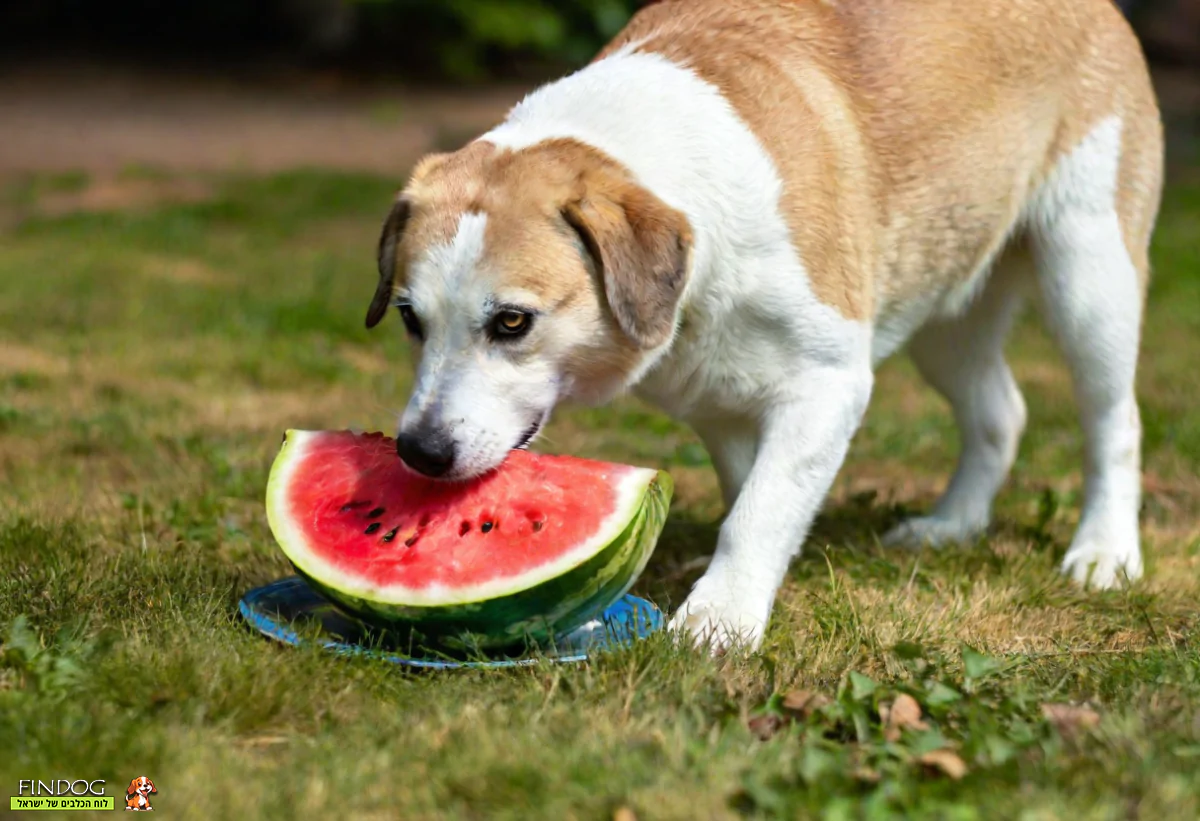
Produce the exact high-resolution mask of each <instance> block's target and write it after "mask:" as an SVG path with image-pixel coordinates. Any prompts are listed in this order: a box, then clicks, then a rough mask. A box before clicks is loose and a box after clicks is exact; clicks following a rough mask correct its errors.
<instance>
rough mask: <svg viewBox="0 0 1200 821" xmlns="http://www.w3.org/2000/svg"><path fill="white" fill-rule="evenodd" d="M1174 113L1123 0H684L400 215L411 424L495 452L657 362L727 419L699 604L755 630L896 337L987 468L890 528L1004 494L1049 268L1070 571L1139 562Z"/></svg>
mask: <svg viewBox="0 0 1200 821" xmlns="http://www.w3.org/2000/svg"><path fill="white" fill-rule="evenodd" d="M1162 154H1163V146H1162V135H1161V125H1160V119H1159V113H1158V109H1157V105H1156V102H1155V97H1154V93H1153V90H1152V87H1151V84H1150V80H1149V77H1148V71H1147V67H1146V64H1145V60H1144V58H1143V56H1142V52H1141V49H1140V47H1139V44H1138V42H1137V40H1136V39H1135V36H1134V34H1133V33H1132V32H1131V30H1130V28H1129V27H1128V25H1127V24H1126V22H1125V20H1124V18H1123V17H1122V16H1121V14H1120V12H1119V11H1118V10H1117V8H1116V7H1115V6H1114V5H1113V3H1112V2H1111V0H1055V2H1046V0H665V2H659V3H655V4H653V5H650V6H648V7H646V8H644V9H643V10H642V11H641V12H640V13H638V14H637V15H636V16H635V17H634V18H633V20H632V21H631V22H630V23H629V25H628V26H627V28H626V29H625V30H624V31H623V32H622V33H621V34H620V35H619V36H618V37H617V38H616V40H615V41H614V42H613V43H612V44H611V45H610V46H608V47H607V48H606V49H605V50H604V51H603V52H602V53H601V54H600V55H599V56H598V57H597V58H596V59H595V61H593V62H592V63H591V64H589V65H588V66H586V67H585V68H583V69H582V70H580V71H578V72H576V73H574V74H571V75H570V76H567V77H565V78H563V79H561V80H558V81H556V82H553V83H550V84H548V85H545V86H543V87H542V88H540V89H538V90H537V91H535V92H533V93H532V94H530V95H529V96H528V97H527V98H526V99H524V100H523V101H522V102H521V103H520V104H519V105H517V106H516V107H515V108H514V109H513V110H512V111H511V112H510V114H509V116H508V117H507V119H506V120H505V121H504V122H503V123H502V124H501V125H499V126H497V127H496V128H495V129H493V130H492V131H490V132H488V133H487V134H484V135H483V136H481V137H479V138H478V139H477V140H475V141H473V142H471V143H470V144H469V145H467V146H466V147H464V148H463V149H461V150H459V151H457V152H454V153H448V154H440V155H435V156H431V157H427V158H426V159H424V160H423V161H422V162H421V163H420V164H419V165H418V166H417V168H416V169H415V171H414V173H413V175H412V179H411V181H410V182H409V184H408V185H407V187H406V188H405V189H404V190H403V191H402V192H401V194H400V195H399V197H398V199H397V201H396V203H395V206H394V208H393V209H392V211H391V214H390V215H389V217H388V219H387V221H386V224H385V226H384V231H383V236H382V238H381V240H380V246H379V266H380V277H381V278H380V282H379V286H378V290H377V292H376V294H375V298H374V301H373V302H372V303H371V307H370V309H369V312H368V316H367V325H368V327H373V326H374V325H376V324H377V323H378V322H379V321H380V320H381V319H382V318H383V316H384V315H385V313H386V311H387V308H388V307H389V306H396V307H397V308H398V309H399V313H400V316H401V317H402V319H403V321H404V324H405V325H406V326H407V329H408V332H409V334H410V335H411V336H412V339H413V341H414V347H415V351H416V353H417V358H418V364H417V377H416V384H415V387H414V390H413V394H412V397H411V400H410V402H409V404H408V407H407V409H406V410H405V412H404V414H403V416H402V418H401V420H400V426H399V439H398V449H399V451H400V454H401V456H402V457H403V458H404V459H405V461H406V462H407V463H408V464H409V465H410V466H411V467H412V468H414V469H416V470H418V471H421V472H423V473H425V474H427V475H430V476H437V477H441V478H444V479H451V480H453V479H464V478H467V477H471V476H474V475H477V474H480V473H482V472H485V471H487V470H489V469H492V468H494V467H496V466H497V465H498V464H500V463H501V462H502V461H503V460H504V458H505V456H506V454H508V453H509V451H510V450H511V449H512V448H518V447H524V446H526V445H527V444H528V442H529V441H530V440H531V439H532V438H533V437H534V436H536V435H537V433H538V432H539V430H540V429H541V427H542V425H543V424H544V423H545V422H546V420H547V418H548V417H549V416H550V413H551V410H552V408H553V407H554V406H555V404H556V403H558V402H559V401H562V400H566V399H574V400H581V401H584V402H588V403H602V402H605V401H606V400H609V399H610V398H612V397H614V396H615V395H617V394H620V393H621V392H623V391H625V390H627V389H632V390H634V391H635V392H636V393H637V394H638V395H640V396H642V397H644V398H646V399H648V400H649V401H651V402H653V403H656V404H657V405H658V406H660V407H661V408H663V409H665V410H666V411H667V412H669V413H671V414H672V415H674V416H675V417H677V418H679V419H682V420H684V421H686V422H687V423H689V424H690V425H691V426H692V427H694V429H695V430H696V431H697V432H698V433H699V435H700V436H701V437H702V438H703V440H704V442H705V444H706V445H707V447H708V449H709V450H710V452H711V454H712V457H713V462H714V464H715V466H716V469H717V472H718V475H719V478H720V481H721V486H722V490H723V493H724V496H725V499H726V502H727V504H728V506H729V513H728V516H727V517H726V519H725V521H724V523H723V525H722V527H721V531H720V537H719V540H718V543H717V546H716V553H715V555H714V557H713V560H712V562H711V564H710V566H709V568H708V570H707V572H706V573H705V574H704V576H703V577H702V578H701V579H700V580H699V581H698V582H697V584H696V586H695V588H694V589H693V590H692V593H691V595H690V596H689V597H688V599H687V601H686V602H685V603H684V604H683V606H682V607H681V608H680V609H679V611H678V612H677V613H676V614H675V615H674V618H673V620H672V626H673V627H674V628H675V629H683V630H686V631H689V632H690V633H691V634H692V635H693V636H695V637H696V638H697V639H699V640H701V641H704V642H707V643H708V644H709V646H710V647H712V648H714V649H720V648H723V647H726V646H728V645H729V644H730V643H731V642H734V641H737V640H742V641H745V642H746V643H747V644H748V645H749V646H750V647H756V646H758V644H759V642H760V641H761V639H762V635H763V632H764V629H765V627H766V625H767V621H768V617H769V615H770V612H771V609H772V605H773V602H774V598H775V595H776V591H777V589H778V588H779V586H780V584H781V583H782V581H783V579H784V576H785V573H786V570H787V567H788V564H789V562H790V560H791V559H792V557H793V556H795V555H796V554H797V553H798V551H799V549H800V547H801V545H802V543H803V542H804V539H805V536H806V534H807V532H808V529H809V526H810V524H811V522H812V520H813V517H814V515H815V514H816V513H817V510H818V508H819V507H820V505H821V503H822V500H823V498H824V497H825V495H826V493H827V492H828V490H829V488H830V486H831V484H832V482H833V480H834V478H835V475H836V474H837V472H838V470H839V467H840V466H841V464H842V460H843V458H844V456H845V454H846V450H847V447H848V445H849V443H850V440H851V438H852V437H853V435H854V433H855V430H856V428H857V427H858V426H859V424H860V421H861V419H862V417H863V413H864V411H865V410H866V407H867V403H868V400H869V398H870V395H871V390H872V380H873V377H872V374H873V371H874V369H875V367H876V366H877V365H878V364H879V363H880V362H882V361H883V360H884V359H886V358H887V357H889V356H890V355H892V354H893V353H895V352H897V351H899V350H900V349H902V348H906V349H907V350H908V352H909V353H910V355H911V356H912V357H913V359H914V360H915V361H916V364H917V366H918V367H919V369H920V371H921V373H922V374H924V376H925V378H926V379H927V380H928V381H929V382H930V383H931V384H932V385H933V387H934V388H936V389H937V390H938V391H939V392H941V394H942V395H943V396H945V398H946V399H947V400H948V401H949V403H950V404H951V405H952V407H953V410H954V415H955V418H956V420H957V423H958V425H959V427H960V429H961V432H962V442H963V444H962V453H961V456H960V461H959V465H958V469H957V471H956V472H955V474H954V477H953V479H952V480H951V481H950V483H949V487H948V488H947V490H946V492H945V494H944V495H943V496H942V498H941V500H940V501H939V502H938V503H937V505H936V507H935V508H934V509H933V511H932V512H931V513H930V514H929V515H928V516H922V517H919V518H916V519H913V520H911V521H909V522H907V523H905V524H904V525H902V526H901V527H899V528H898V529H897V530H895V531H894V532H892V533H890V534H888V535H887V537H886V540H887V542H889V543H933V544H943V543H948V542H955V541H959V540H963V539H967V538H970V537H972V536H974V535H976V534H978V533H980V532H982V531H983V529H984V528H985V527H986V526H987V525H988V523H989V518H990V514H991V507H992V501H993V498H994V496H995V495H996V493H997V491H998V490H999V488H1000V487H1001V485H1002V484H1003V482H1004V481H1005V478H1006V475H1007V474H1008V471H1009V468H1010V467H1011V465H1012V462H1013V459H1014V455H1015V453H1016V451H1017V443H1018V439H1019V437H1020V436H1021V432H1022V430H1023V427H1024V424H1025V406H1024V402H1023V401H1022V398H1021V394H1020V392H1019V391H1018V389H1017V386H1016V384H1015V382H1014V381H1013V377H1012V374H1011V372H1010V371H1009V369H1008V366H1007V365H1006V364H1005V361H1004V355H1003V350H1002V348H1003V343H1004V340H1005V336H1006V334H1007V332H1008V330H1009V326H1010V324H1011V322H1012V319H1013V316H1014V313H1015V312H1016V311H1017V309H1018V308H1019V306H1020V305H1021V303H1022V301H1023V299H1024V298H1025V296H1026V295H1027V294H1029V293H1034V294H1036V295H1037V296H1038V297H1039V298H1040V302H1041V303H1042V306H1043V309H1044V314H1045V318H1046V320H1047V324H1048V326H1049V327H1050V328H1051V329H1052V330H1053V332H1054V334H1055V336H1056V337H1057V339H1058V341H1059V342H1060V343H1061V347H1062V349H1063V351H1064V353H1065V355H1066V360H1067V362H1068V364H1069V367H1070V371H1071V374H1072V377H1073V379H1074V384H1075V389H1076V395H1077V397H1078V403H1079V408H1080V415H1081V420H1082V425H1083V429H1084V432H1085V434H1086V450H1087V453H1086V465H1087V470H1086V490H1085V500H1084V503H1083V511H1082V518H1081V521H1080V524H1079V528H1078V530H1077V532H1076V534H1075V537H1074V540H1073V542H1072V544H1071V546H1070V549H1069V551H1068V553H1067V555H1066V560H1065V563H1064V565H1063V571H1064V572H1066V573H1068V574H1070V575H1071V576H1073V577H1074V578H1075V579H1077V580H1079V581H1080V582H1085V583H1086V582H1088V581H1089V580H1090V582H1091V583H1092V584H1093V585H1095V586H1097V587H1101V588H1106V587H1110V586H1112V585H1114V584H1116V583H1118V581H1119V580H1121V579H1122V578H1128V579H1136V578H1137V577H1138V576H1140V575H1141V572H1142V559H1141V552H1140V548H1139V544H1138V538H1139V534H1138V508H1139V497H1140V486H1141V474H1140V443H1141V428H1140V422H1139V417H1138V407H1137V402H1136V399H1135V395H1134V381H1135V380H1134V375H1135V368H1136V363H1137V357H1138V348H1139V338H1140V330H1141V321H1142V306H1143V301H1144V296H1145V292H1146V284H1147V276H1148V269H1149V263H1148V259H1147V248H1148V245H1149V240H1150V234H1151V231H1152V228H1153V225H1154V222H1155V219H1156V216H1157V210H1158V204H1159V199H1160V191H1161V178H1162V159H1163V157H1162Z"/></svg>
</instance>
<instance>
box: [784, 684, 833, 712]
mask: <svg viewBox="0 0 1200 821" xmlns="http://www.w3.org/2000/svg"><path fill="white" fill-rule="evenodd" d="M829 703H830V701H829V697H828V696H825V695H822V694H821V693H814V692H813V691H812V690H792V691H791V692H790V693H787V694H786V695H784V697H783V701H782V706H783V709H784V710H786V711H787V712H788V713H790V714H792V715H794V716H795V717H796V718H800V719H805V718H808V717H809V716H810V715H812V714H813V713H815V712H816V711H817V710H820V709H821V708H822V707H827V706H828V705H829Z"/></svg>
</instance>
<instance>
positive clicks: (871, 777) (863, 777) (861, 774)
mask: <svg viewBox="0 0 1200 821" xmlns="http://www.w3.org/2000/svg"><path fill="white" fill-rule="evenodd" d="M851 775H852V777H853V778H854V779H855V780H857V781H862V782H865V783H867V784H878V783H879V782H880V780H881V779H882V778H883V776H881V775H880V774H879V771H878V770H873V769H871V768H870V767H859V768H858V769H856V770H855V771H854V772H853V773H851Z"/></svg>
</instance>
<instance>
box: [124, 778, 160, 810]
mask: <svg viewBox="0 0 1200 821" xmlns="http://www.w3.org/2000/svg"><path fill="white" fill-rule="evenodd" d="M157 794H158V788H157V787H155V786H154V782H153V781H151V780H150V779H149V778H148V777H146V776H144V775H139V776H138V777H137V778H135V779H133V780H132V781H130V782H129V786H128V787H126V788H125V810H126V811H130V810H132V811H133V812H149V811H151V810H153V809H154V807H152V806H150V796H152V795H157Z"/></svg>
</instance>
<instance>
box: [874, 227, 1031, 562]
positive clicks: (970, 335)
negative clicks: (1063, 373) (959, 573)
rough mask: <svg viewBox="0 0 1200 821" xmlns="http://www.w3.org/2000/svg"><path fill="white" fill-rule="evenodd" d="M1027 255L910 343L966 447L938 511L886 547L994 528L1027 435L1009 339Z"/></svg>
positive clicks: (1004, 260) (1017, 256) (1004, 265)
mask: <svg viewBox="0 0 1200 821" xmlns="http://www.w3.org/2000/svg"><path fill="white" fill-rule="evenodd" d="M1022 250H1023V249H1021V248H1019V247H1017V248H1013V249H1012V250H1011V251H1009V252H1008V253H1007V254H1006V255H1004V256H1003V257H1001V259H1000V260H999V261H998V262H997V264H996V267H995V269H994V270H993V271H992V272H991V274H990V277H989V279H988V281H987V283H986V285H985V286H984V290H983V293H981V294H980V296H979V298H978V299H977V300H976V301H975V302H974V304H972V305H971V306H970V307H969V308H968V309H967V310H966V311H965V312H964V313H963V314H961V315H959V316H957V317H954V318H952V319H948V320H938V321H935V322H933V323H931V324H930V325H927V326H926V327H924V328H922V329H921V330H920V331H919V332H918V333H917V335H916V336H915V337H914V338H913V340H912V342H911V343H910V344H909V355H910V356H911V358H912V360H913V362H914V363H915V364H916V366H917V369H918V370H919V371H920V373H921V375H922V376H923V377H924V378H925V380H926V381H927V382H928V383H929V384H930V385H931V386H932V387H933V388H934V389H935V390H936V391H937V392H938V393H940V394H941V395H942V396H943V397H944V398H945V399H946V401H947V402H949V403H950V406H951V409H952V410H953V412H954V418H955V422H956V423H957V425H958V429H959V432H960V436H961V440H962V450H961V453H960V454H959V459H958V466H957V467H956V468H955V471H954V475H953V477H952V478H951V480H950V483H949V485H948V486H947V488H946V490H945V492H944V493H943V494H942V496H941V498H940V499H939V500H938V502H937V503H936V505H935V506H934V508H933V511H932V512H931V513H930V514H929V515H927V516H919V517H915V518H912V519H909V520H908V521H905V522H903V523H901V524H900V525H898V526H897V527H895V528H893V529H892V530H891V531H889V532H888V533H887V534H886V535H885V536H884V539H883V541H884V544H886V545H891V546H896V545H920V544H929V545H932V546H941V545H944V544H947V543H951V542H958V541H963V540H966V539H971V538H974V537H976V536H978V535H979V534H980V533H982V532H983V531H984V530H985V529H986V528H987V526H988V524H989V523H990V520H991V512H992V503H993V501H994V499H995V497H996V494H997V492H998V491H999V490H1000V487H1001V486H1002V485H1003V484H1004V481H1005V480H1006V479H1007V477H1008V473H1009V470H1010V469H1011V468H1012V464H1013V461H1014V460H1015V459H1016V455H1017V447H1018V445H1019V444H1020V439H1021V434H1022V433H1023V432H1024V430H1025V420H1026V413H1025V402H1024V400H1023V399H1022V398H1021V392H1020V390H1019V389H1018V388H1017V384H1016V381H1015V380H1014V379H1013V375H1012V371H1011V370H1009V367H1008V363H1007V362H1005V361H1004V341H1005V339H1006V337H1007V336H1008V331H1009V329H1010V328H1011V326H1012V322H1013V318H1014V316H1015V315H1016V313H1017V311H1018V309H1019V308H1020V306H1021V304H1022V302H1023V297H1024V295H1025V287H1024V286H1025V285H1026V284H1027V283H1028V282H1029V281H1030V279H1031V276H1030V267H1031V266H1030V261H1029V258H1028V255H1026V254H1024V253H1021V251H1022Z"/></svg>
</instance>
